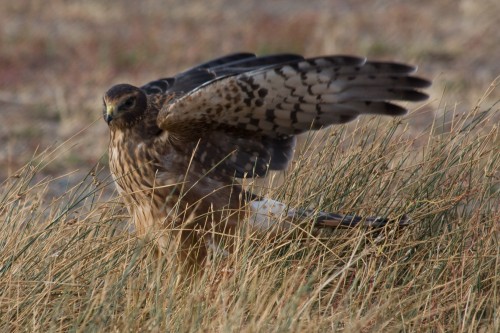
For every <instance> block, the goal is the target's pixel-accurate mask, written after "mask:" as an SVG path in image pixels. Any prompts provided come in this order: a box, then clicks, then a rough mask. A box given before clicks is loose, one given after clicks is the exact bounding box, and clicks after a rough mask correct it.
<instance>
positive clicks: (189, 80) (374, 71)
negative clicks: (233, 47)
mask: <svg viewBox="0 0 500 333" xmlns="http://www.w3.org/2000/svg"><path fill="white" fill-rule="evenodd" d="M222 59H224V58H222ZM216 61H217V60H216ZM208 64H209V65H202V67H195V68H194V69H192V70H189V71H187V72H184V73H183V74H180V75H178V76H177V77H175V79H173V81H172V86H171V87H170V88H169V89H168V91H169V92H172V91H174V92H179V93H180V94H178V95H177V96H178V97H177V98H174V99H171V100H169V102H168V103H167V104H166V105H164V106H163V108H162V109H161V110H160V112H159V114H158V126H159V127H160V128H162V129H163V130H165V131H167V132H168V133H169V135H171V136H172V137H174V138H175V139H176V141H178V142H184V143H188V142H198V141H199V145H198V148H197V152H196V157H197V158H199V159H200V161H201V162H203V163H206V164H207V165H217V168H219V171H221V172H224V173H232V174H233V175H236V176H237V177H243V176H245V175H246V176H247V177H251V176H255V175H264V174H265V173H266V172H267V170H268V169H271V170H279V169H283V168H285V167H286V165H287V163H288V161H289V160H290V158H291V156H292V150H293V147H294V135H296V134H299V133H302V132H305V131H307V130H310V129H319V128H323V127H327V126H329V125H332V124H341V123H345V122H348V121H351V120H353V119H355V118H356V117H357V116H358V115H360V114H380V115H390V116H399V115H403V114H405V113H406V109H404V108H403V107H401V106H398V105H395V104H392V103H390V102H388V101H391V100H398V101H421V100H425V99H426V98H427V97H428V96H427V95H426V94H424V93H422V92H420V91H418V90H417V89H420V88H425V87H427V86H429V85H430V82H429V81H427V80H424V79H421V78H418V77H414V76H411V74H412V73H413V72H415V70H416V68H415V67H412V66H408V65H404V64H399V63H392V62H374V61H366V60H365V59H363V58H357V57H350V56H329V57H318V58H311V59H304V58H302V57H300V56H296V55H277V56H267V57H250V56H242V57H241V59H236V60H234V61H233V60H231V61H229V62H224V61H223V60H222V61H221V60H219V63H217V64H215V65H210V62H209V63H208ZM203 66H204V67H203ZM200 71H201V72H200ZM210 75H211V77H210ZM221 161H222V162H221Z"/></svg>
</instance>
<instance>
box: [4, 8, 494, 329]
mask: <svg viewBox="0 0 500 333" xmlns="http://www.w3.org/2000/svg"><path fill="white" fill-rule="evenodd" d="M236 3H237V2H234V1H233V2H232V1H229V0H216V1H212V2H211V3H210V5H207V4H206V3H205V2H202V1H191V2H189V4H186V2H185V1H178V0H170V1H167V2H159V1H151V0H150V1H127V0H124V1H118V0H114V1H108V2H100V1H92V0H91V1H61V0H47V1H44V2H39V1H31V0H21V1H3V2H0V28H1V29H0V44H1V45H0V116H1V121H0V139H1V140H2V145H1V147H0V181H1V182H2V183H1V186H0V331H42V332H45V331H68V330H72V331H126V330H130V331H139V330H140V331H143V330H146V329H149V330H151V331H178V332H199V331H206V332H234V331H242V332H256V331H257V332H304V331H307V332H325V331H327V332H330V331H332V332H334V331H339V332H340V331H342V332H360V331H361V332H380V331H384V332H396V331H397V332H400V331H404V332H423V331H424V332H426V331H433V332H444V331H448V332H476V331H482V332H498V331H500V313H499V311H498V308H500V292H499V291H500V289H499V288H500V271H499V267H500V254H499V248H500V246H499V231H500V230H499V228H500V212H499V202H500V174H499V170H500V152H499V149H498V147H499V146H500V138H499V135H498V122H499V119H500V112H499V108H498V101H499V98H498V83H499V82H498V76H499V74H500V67H499V66H500V63H499V62H498V59H497V58H496V57H495V55H498V54H500V43H498V41H499V40H500V32H499V30H498V27H497V26H498V24H497V20H498V17H499V15H500V6H499V4H498V1H495V0H459V1H456V0H446V1H439V2H437V1H420V2H418V3H417V2H415V3H413V2H407V1H406V2H405V1H397V2H389V1H387V2H386V1H375V2H370V3H368V2H366V1H361V0H355V1H323V0H308V1H307V2H306V1H286V2H285V1H267V2H265V1H258V0H254V1H245V2H238V3H237V4H236ZM235 51H254V52H257V53H261V54H262V53H271V52H280V51H284V52H300V53H303V54H306V55H308V56H314V55H318V54H329V53H353V54H360V55H367V56H370V57H372V58H377V59H391V60H400V61H405V62H410V63H415V64H419V66H420V72H419V73H420V75H422V76H425V77H429V78H431V79H433V80H434V84H433V87H432V88H431V90H430V92H431V103H429V104H428V105H425V106H423V107H421V108H419V109H417V110H415V111H413V112H412V113H410V115H409V116H407V117H405V118H404V120H403V122H399V120H397V121H394V122H391V121H387V120H381V119H379V118H374V119H364V120H363V121H362V122H359V123H356V124H353V125H350V126H347V127H340V128H334V129H332V130H331V131H329V132H328V133H322V134H319V135H322V136H323V137H321V138H319V139H318V138H312V137H306V138H304V141H305V146H306V147H308V149H305V150H303V151H304V153H299V154H298V155H299V158H298V159H297V160H296V161H295V162H294V164H293V166H292V167H291V169H290V170H289V171H287V179H289V181H287V182H286V183H283V184H281V185H280V186H278V188H277V189H275V190H273V191H269V190H268V189H267V188H263V189H261V190H262V191H263V192H272V193H270V195H271V196H273V197H274V198H278V199H280V200H282V201H285V202H288V203H290V204H291V205H292V206H301V207H310V208H315V209H322V210H326V211H342V212H345V213H349V212H355V213H358V214H363V215H387V216H392V217H394V216H398V215H400V214H402V213H408V214H410V215H411V217H412V218H413V219H414V221H415V223H414V225H412V226H410V227H408V228H406V229H404V230H394V229H393V228H391V227H389V228H387V229H386V230H383V231H382V232H379V233H375V232H370V231H368V230H361V229H360V230H358V229H356V230H350V231H346V230H337V231H332V232H328V231H325V232H324V233H322V235H321V237H320V238H314V237H309V238H307V239H301V240H299V239H293V238H285V237H284V238H283V239H281V240H276V241H272V242H271V241H270V240H268V239H257V240H255V239H250V238H249V237H246V236H247V235H246V234H244V231H242V234H241V237H239V238H238V239H236V251H235V254H234V255H232V256H230V257H229V258H226V259H224V258H221V257H219V256H214V257H213V258H212V260H211V262H210V263H209V265H207V267H206V270H205V272H204V275H203V276H201V277H200V278H199V279H196V280H192V279H189V278H188V277H187V276H186V275H185V274H184V275H183V273H181V272H179V270H178V269H177V268H176V266H175V265H173V263H172V262H171V261H169V260H168V259H169V258H162V259H158V258H156V257H155V256H153V253H154V251H155V246H154V244H152V243H145V242H143V241H141V240H138V239H137V238H136V237H135V235H134V233H133V232H129V228H128V226H127V221H128V217H127V216H126V215H124V210H123V207H122V206H121V204H120V200H119V198H116V196H115V194H114V192H113V189H114V187H113V184H111V181H110V179H109V172H108V171H107V167H106V164H107V162H106V158H102V157H103V155H105V152H106V149H107V140H108V136H107V128H106V126H105V124H104V123H102V122H101V121H98V122H97V123H96V122H95V120H96V119H97V120H99V118H100V108H101V103H102V102H101V96H102V93H103V92H104V91H105V90H106V89H107V88H108V87H109V86H111V85H112V84H114V83H118V82H122V81H125V82H130V83H133V84H140V83H143V82H146V81H149V80H151V79H155V78H158V77H161V76H165V75H171V74H173V73H175V72H177V71H178V70H182V69H184V68H186V67H189V66H192V65H193V64H195V63H197V62H198V61H203V60H207V59H208V58H211V57H214V56H219V55H221V54H225V53H229V52H235ZM495 80H496V81H495ZM492 82H493V83H492ZM488 87H489V88H488ZM486 90H488V92H487V93H484V92H485V91H486ZM80 131H81V132H80ZM68 138H71V139H70V140H68V141H67V142H66V140H67V139H68ZM318 141H321V142H323V143H322V144H321V145H317V144H316V143H317V142H318ZM310 142H314V144H309V145H308V143H310ZM47 147H49V148H47ZM40 151H43V152H40ZM27 161H29V162H28V163H27V164H26V162H27ZM101 164H102V165H101ZM96 165H97V166H96ZM89 170H91V171H89ZM278 176H281V175H278Z"/></svg>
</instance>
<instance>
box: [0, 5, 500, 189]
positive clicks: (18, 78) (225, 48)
mask: <svg viewBox="0 0 500 333" xmlns="http://www.w3.org/2000/svg"><path fill="white" fill-rule="evenodd" d="M498 17H500V2H498V1H496V0H444V1H430V0H423V1H418V2H417V1H413V2H412V1H383V0H379V1H371V2H367V1H363V0H355V1H320V0H308V1H301V0H294V1H284V0H273V1H257V0H254V1H241V2H236V1H229V0H216V1H210V2H206V1H190V2H189V3H188V4H186V2H185V1H176V0H171V1H132V0H128V1H107V2H104V1H95V0H89V1H63V0H47V1H30V0H19V1H2V2H0V45H1V46H0V140H1V143H2V144H1V145H0V181H2V180H4V179H6V178H7V177H9V176H12V175H14V174H15V173H16V171H17V170H18V169H19V168H20V167H22V166H23V165H25V164H26V163H27V162H28V161H30V160H31V159H32V157H33V156H34V155H35V154H36V152H41V151H43V150H45V149H49V150H54V149H55V148H56V147H58V146H59V145H61V144H62V143H64V142H66V141H67V140H69V141H68V142H66V143H64V145H63V146H62V148H59V149H56V152H55V153H54V156H53V157H54V160H53V161H51V162H50V163H49V164H48V165H47V166H46V167H45V168H44V170H43V171H42V172H41V173H40V177H45V176H50V177H54V178H57V177H59V178H58V179H57V180H56V181H54V183H53V186H52V188H53V191H54V194H58V193H62V192H64V190H65V189H67V188H68V186H70V185H71V184H72V183H74V182H76V181H78V180H80V179H81V178H82V177H83V176H84V175H85V174H87V173H88V172H89V170H90V169H91V167H92V166H94V165H95V164H96V163H98V162H99V161H101V164H103V165H104V166H105V165H106V151H107V142H108V130H107V126H106V124H105V123H104V122H103V121H102V119H101V108H102V100H101V98H102V95H103V93H104V92H105V91H106V90H107V88H109V87H110V86H111V85H113V84H116V83H120V82H129V83H132V84H137V85H139V84H142V83H145V82H147V81H150V80H153V79H156V78H158V77H164V76H169V75H173V74H175V73H176V72H177V71H179V70H183V69H185V68H188V67H190V66H193V65H195V64H196V63H198V62H201V61H205V60H208V59H210V58H212V57H216V56H220V55H223V54H226V53H231V52H236V51H251V52H255V53H258V54H268V53H274V52H297V53H301V54H304V55H306V56H315V55H325V54H355V55H363V56H367V57H370V58H372V59H384V60H397V61H402V62H408V63H412V64H418V65H419V75H421V76H424V77H427V78H431V79H432V80H433V81H434V84H433V86H432V87H431V89H430V90H429V91H430V94H431V100H430V102H429V103H427V104H426V105H424V106H422V105H416V106H415V108H417V107H418V110H417V111H414V112H412V113H411V114H410V115H409V116H408V117H409V118H408V123H409V124H410V126H412V127H414V129H415V131H419V130H421V129H423V128H425V127H426V126H427V125H428V124H429V123H430V122H431V121H432V120H433V119H434V116H435V115H438V116H439V114H441V113H443V112H444V111H445V110H453V109H456V110H457V112H467V111H468V110H471V109H472V108H473V107H474V106H475V105H476V104H477V103H478V101H480V100H482V99H483V95H484V94H485V92H486V91H487V90H488V88H489V87H491V85H492V84H493V83H494V80H495V79H496V82H495V84H498V83H499V80H498V76H499V75H500V61H499V56H500V30H499V29H498V28H499V25H498V23H499V22H498ZM495 87H496V86H495ZM495 87H493V89H494V88H495ZM498 100H500V93H499V89H498V87H496V90H494V91H493V92H492V93H490V94H489V95H488V96H487V97H486V98H485V99H484V101H482V104H481V107H482V108H488V106H490V105H493V104H494V103H495V102H497V101H498ZM68 173H71V174H70V175H66V174H68Z"/></svg>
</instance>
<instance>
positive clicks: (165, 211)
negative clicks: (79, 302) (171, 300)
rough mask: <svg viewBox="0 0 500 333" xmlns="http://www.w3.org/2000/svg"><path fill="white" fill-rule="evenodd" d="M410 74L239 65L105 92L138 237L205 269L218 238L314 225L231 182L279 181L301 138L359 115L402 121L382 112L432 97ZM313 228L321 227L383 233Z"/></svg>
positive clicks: (339, 63) (384, 65)
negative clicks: (295, 222) (273, 173)
mask: <svg viewBox="0 0 500 333" xmlns="http://www.w3.org/2000/svg"><path fill="white" fill-rule="evenodd" d="M414 71H415V68H414V67H412V66H408V65H404V64H398V63H390V62H370V61H365V59H363V58H357V57H350V56H329V57H318V58H312V59H304V58H303V57H301V56H298V55H290V54H280V55H273V56H265V57H256V56H254V55H253V54H247V53H238V54H233V55H229V56H225V57H222V58H218V59H215V60H212V61H210V62H207V63H205V64H202V65H199V66H197V67H194V68H192V69H190V70H188V71H185V72H183V73H181V74H178V75H176V76H174V77H172V78H165V79H160V80H157V81H153V82H150V83H148V84H146V85H144V86H142V87H140V88H138V87H134V86H131V85H128V84H119V85H116V86H114V87H112V88H111V89H109V90H108V91H107V92H106V94H105V96H104V119H105V120H106V122H107V123H108V124H109V128H110V136H111V140H110V146H109V159H110V168H111V172H112V174H113V177H114V179H115V181H116V184H117V187H118V189H119V192H120V194H121V195H122V196H123V198H124V200H125V202H126V205H127V208H128V210H129V212H130V214H131V216H132V219H133V221H134V223H135V226H136V229H137V232H138V233H139V234H140V235H143V236H145V235H149V236H151V237H157V238H158V242H159V245H160V247H161V249H162V250H163V251H166V250H167V249H168V248H170V249H171V247H175V251H176V253H177V254H178V255H179V257H180V258H181V259H182V260H185V259H189V260H188V261H189V262H201V261H202V260H203V259H204V258H205V256H206V253H207V248H208V247H210V246H214V245H216V246H217V244H218V237H216V236H214V235H217V234H218V233H232V232H234V231H235V230H236V228H237V227H238V226H239V225H240V224H245V225H247V226H249V227H252V228H254V229H258V230H260V231H269V230H271V229H272V230H273V231H274V232H277V230H283V229H284V228H287V224H286V222H280V224H279V225H277V226H276V225H274V224H275V223H278V221H279V220H282V219H280V218H278V217H279V216H283V215H285V216H288V217H289V219H293V218H295V219H297V218H300V217H302V216H309V215H311V213H310V212H308V211H304V210H290V209H287V208H286V207H285V206H284V205H283V204H281V203H279V202H276V201H273V200H270V199H265V198H259V197H256V196H254V195H252V194H250V193H246V192H245V191H244V190H243V189H242V187H241V186H240V185H239V183H238V182H235V180H234V178H243V177H255V176H265V175H266V173H267V172H268V170H282V169H285V168H286V167H287V165H288V162H289V161H290V159H291V158H292V155H293V149H294V145H295V135H296V134H299V133H302V132H305V131H307V130H310V129H319V128H324V127H327V126H329V125H332V124H342V123H346V122H348V121H351V120H353V119H355V118H356V117H357V116H358V115H361V114H380V115H388V116H400V115H404V114H405V113H406V110H405V109H404V108H402V107H400V106H398V105H395V104H392V103H390V102H389V101H391V100H396V101H398V100H399V101H422V100H425V99H426V98H427V95H426V94H424V93H422V92H420V91H419V90H418V89H421V88H425V87H428V86H429V85H430V82H429V81H427V80H424V79H421V78H417V77H414V76H411V74H412V73H413V72H414ZM316 217H317V221H316V222H317V223H318V225H320V226H321V225H323V226H337V225H347V226H353V225H356V224H358V223H359V222H360V221H364V222H365V224H368V225H372V226H380V225H384V224H385V223H386V222H387V220H385V219H379V218H368V219H361V218H359V217H356V216H345V215H340V214H327V213H321V214H319V215H318V216H316ZM406 222H407V221H406V219H404V220H401V221H400V224H405V223H406ZM165 230H168V232H165ZM172 236H177V237H172ZM172 239H175V241H174V242H171V240H172Z"/></svg>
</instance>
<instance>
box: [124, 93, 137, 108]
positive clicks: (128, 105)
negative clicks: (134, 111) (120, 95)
mask: <svg viewBox="0 0 500 333" xmlns="http://www.w3.org/2000/svg"><path fill="white" fill-rule="evenodd" d="M134 104H135V97H134V96H132V97H129V98H127V100H126V101H125V102H124V103H123V104H122V106H123V107H124V108H126V109H129V108H131V107H132V106H134Z"/></svg>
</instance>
